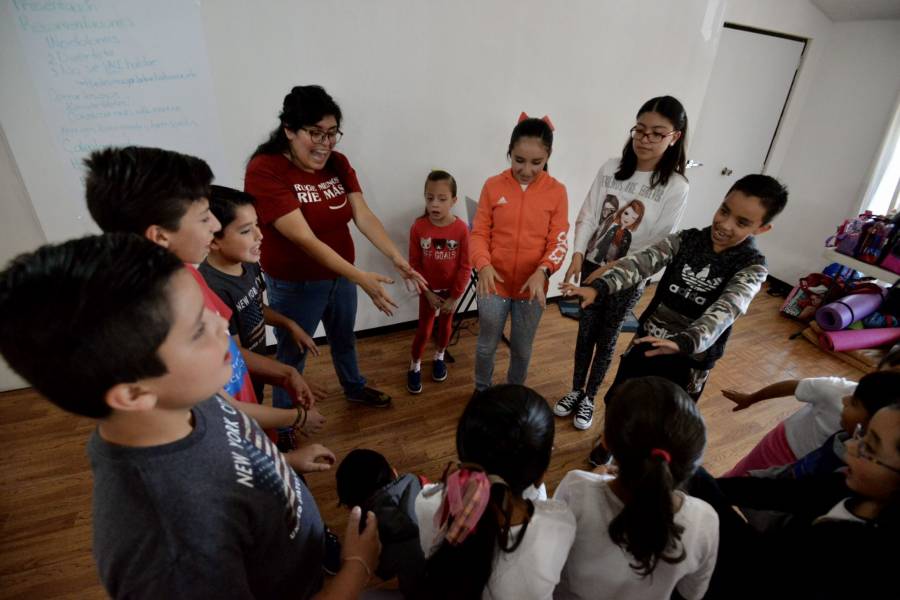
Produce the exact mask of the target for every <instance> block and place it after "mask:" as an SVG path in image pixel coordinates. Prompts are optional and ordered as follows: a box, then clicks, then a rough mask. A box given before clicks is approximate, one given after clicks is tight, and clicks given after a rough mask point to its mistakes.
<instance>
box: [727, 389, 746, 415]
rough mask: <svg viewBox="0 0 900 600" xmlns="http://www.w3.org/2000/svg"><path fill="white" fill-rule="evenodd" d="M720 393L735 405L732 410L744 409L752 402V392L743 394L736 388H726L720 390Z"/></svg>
mask: <svg viewBox="0 0 900 600" xmlns="http://www.w3.org/2000/svg"><path fill="white" fill-rule="evenodd" d="M722 395H723V396H725V397H726V398H728V399H729V400H731V401H732V402H734V404H735V407H734V408H733V409H732V411H733V412H737V411H739V410H744V409H745V408H747V407H748V406H750V405H751V404H754V399H753V394H745V393H743V392H739V391H737V390H731V389H728V390H722Z"/></svg>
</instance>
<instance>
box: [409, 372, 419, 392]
mask: <svg viewBox="0 0 900 600" xmlns="http://www.w3.org/2000/svg"><path fill="white" fill-rule="evenodd" d="M406 389H407V391H408V392H409V393H410V394H420V393H422V371H407V372H406Z"/></svg>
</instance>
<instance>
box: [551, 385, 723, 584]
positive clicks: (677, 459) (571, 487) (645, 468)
mask: <svg viewBox="0 0 900 600" xmlns="http://www.w3.org/2000/svg"><path fill="white" fill-rule="evenodd" d="M604 427H605V433H604V439H605V441H606V444H607V446H608V448H609V450H610V451H611V452H612V454H613V456H614V457H615V459H616V463H617V464H618V475H617V476H616V477H612V476H610V475H605V474H596V473H588V472H585V471H571V472H569V473H568V474H566V476H565V477H564V478H563V480H562V482H561V483H560V484H559V487H558V488H557V490H556V493H555V494H554V498H555V499H557V500H562V501H563V502H565V503H566V504H568V505H569V508H571V509H572V512H573V513H574V514H575V521H576V525H577V532H576V536H575V542H574V544H573V545H572V550H571V551H570V552H569V558H568V560H567V561H566V565H565V568H564V569H563V572H562V577H561V580H560V584H559V587H558V588H557V589H556V592H555V594H554V598H557V599H570V598H571V599H575V598H582V599H587V598H590V599H591V600H599V599H603V598H610V599H616V600H632V599H633V600H638V599H640V600H644V599H647V598H669V597H670V596H671V595H672V592H673V590H675V589H677V590H678V592H679V594H681V596H682V597H684V598H685V599H686V600H692V599H699V598H702V597H703V594H704V593H705V592H706V588H707V586H708V585H709V579H710V577H711V576H712V572H713V568H714V567H715V564H716V553H717V551H718V543H719V519H718V517H717V516H716V513H715V511H714V510H713V509H712V507H711V506H710V505H709V504H707V503H706V502H704V501H703V500H700V499H698V498H694V497H692V496H689V495H687V494H685V493H684V492H681V491H679V490H678V488H679V487H680V486H681V484H682V483H684V481H686V480H687V479H688V478H689V477H690V476H691V475H692V474H693V473H694V471H695V469H696V468H697V466H698V465H699V464H700V459H701V456H702V454H703V447H704V445H705V443H706V428H705V426H704V424H703V418H702V417H701V416H700V411H699V410H698V409H697V406H696V404H695V403H694V402H693V401H692V400H691V399H690V397H689V396H688V395H687V393H686V392H685V391H684V390H683V389H681V388H680V387H678V386H677V385H675V384H674V383H672V382H670V381H668V380H666V379H663V378H661V377H640V378H636V379H632V380H628V381H626V382H625V383H623V384H621V385H620V386H619V388H618V389H617V390H616V392H615V393H614V394H613V395H612V397H611V398H610V400H609V401H608V402H607V404H606V419H605V425H604Z"/></svg>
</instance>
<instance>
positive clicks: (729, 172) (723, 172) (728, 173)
mask: <svg viewBox="0 0 900 600" xmlns="http://www.w3.org/2000/svg"><path fill="white" fill-rule="evenodd" d="M732 173H734V171H732V170H731V169H729V168H728V167H722V175H725V176H726V177H728V176H729V175H731V174H732Z"/></svg>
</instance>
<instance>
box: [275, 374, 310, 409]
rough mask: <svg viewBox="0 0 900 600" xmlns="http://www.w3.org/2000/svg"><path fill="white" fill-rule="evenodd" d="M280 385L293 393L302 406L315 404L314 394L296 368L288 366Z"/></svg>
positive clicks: (308, 407) (306, 406)
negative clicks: (286, 373)
mask: <svg viewBox="0 0 900 600" xmlns="http://www.w3.org/2000/svg"><path fill="white" fill-rule="evenodd" d="M281 387H283V388H284V389H286V390H287V391H288V393H290V394H291V395H293V396H294V397H295V398H296V399H297V402H299V403H300V404H301V405H302V406H303V407H304V408H307V409H310V408H312V407H313V406H315V405H316V400H317V398H316V395H315V394H314V393H313V391H312V389H310V387H309V385H308V384H307V383H306V380H305V379H303V375H301V374H300V373H298V372H297V369H295V368H293V367H290V369H289V371H288V375H287V377H286V378H285V380H284V383H283V384H282V385H281Z"/></svg>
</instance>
